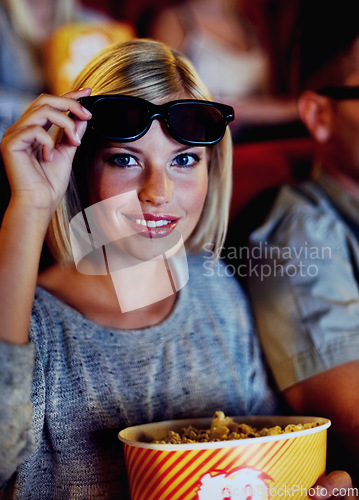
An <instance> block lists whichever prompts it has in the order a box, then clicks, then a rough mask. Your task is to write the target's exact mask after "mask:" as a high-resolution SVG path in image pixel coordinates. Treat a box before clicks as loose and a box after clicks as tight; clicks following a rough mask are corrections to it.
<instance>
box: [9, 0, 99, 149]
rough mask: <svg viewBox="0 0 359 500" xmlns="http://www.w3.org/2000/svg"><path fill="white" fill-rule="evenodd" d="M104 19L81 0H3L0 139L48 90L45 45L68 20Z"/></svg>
mask: <svg viewBox="0 0 359 500" xmlns="http://www.w3.org/2000/svg"><path fill="white" fill-rule="evenodd" d="M99 18H100V19H103V18H104V14H99V13H98V12H97V11H95V10H92V9H89V8H88V7H83V6H82V5H81V4H80V3H79V2H78V1H77V0H0V140H1V138H2V135H3V133H4V131H5V130H6V129H7V128H8V127H9V126H10V125H12V123H14V122H15V121H16V120H17V119H18V118H19V116H20V115H21V114H22V113H23V111H24V110H25V109H26V108H27V106H28V105H29V104H30V103H31V102H32V101H33V100H34V98H35V97H36V96H37V95H38V94H39V93H41V92H44V91H47V90H48V89H47V81H46V67H45V65H44V61H43V48H44V45H45V42H46V40H47V39H48V37H49V36H50V35H51V34H52V32H53V31H54V30H55V29H56V28H58V27H59V26H62V25H64V24H65V23H70V22H77V21H94V20H98V19H99Z"/></svg>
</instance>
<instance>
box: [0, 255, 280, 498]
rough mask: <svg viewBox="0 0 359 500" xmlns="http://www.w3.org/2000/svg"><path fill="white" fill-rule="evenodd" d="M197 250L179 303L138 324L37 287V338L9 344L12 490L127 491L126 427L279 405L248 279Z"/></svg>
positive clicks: (5, 393) (0, 377) (6, 468)
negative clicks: (133, 326) (121, 436)
mask: <svg viewBox="0 0 359 500" xmlns="http://www.w3.org/2000/svg"><path fill="white" fill-rule="evenodd" d="M188 261H189V274H190V279H189V282H188V284H187V285H186V286H185V287H184V288H183V289H182V290H181V291H180V293H179V297H178V300H177V303H176V305H175V308H174V310H173V311H172V313H171V315H170V316H169V317H168V318H167V319H165V320H164V321H163V322H162V323H160V324H159V325H156V326H153V327H150V328H145V329H141V330H131V331H128V330H127V331H124V330H116V329H112V328H105V327H103V326H100V325H98V324H96V323H94V322H92V321H90V320H88V319H87V318H85V317H84V316H83V315H81V314H80V313H79V312H77V311H76V310H74V309H72V308H71V307H69V306H68V305H66V304H64V303H63V302H61V301H59V300H58V299H56V298H54V297H53V296H52V295H50V294H49V293H47V292H46V291H44V290H43V289H41V288H38V289H37V290H36V297H35V301H34V307H33V313H32V319H31V333H30V338H31V343H30V344H28V345H25V346H12V345H8V344H2V345H1V347H0V476H1V481H2V482H3V481H4V480H7V479H8V478H9V477H10V475H11V474H13V473H14V472H15V470H17V478H16V483H15V489H16V496H15V498H17V499H18V498H21V499H25V498H26V499H34V500H42V499H43V500H49V499H64V498H66V499H86V500H90V499H96V500H100V499H102V498H106V499H116V500H119V499H122V498H126V499H127V498H129V496H128V491H127V479H126V471H125V465H124V460H123V451H122V444H121V442H120V441H119V440H118V438H117V433H118V431H119V430H120V429H122V428H124V427H126V426H130V425H136V424H140V423H145V422H152V421H159V420H167V419H176V418H187V417H197V416H198V417H200V416H212V415H213V413H214V411H216V410H223V411H224V412H225V413H226V414H228V415H247V414H248V415H249V414H274V413H277V412H278V411H279V408H278V402H277V399H276V395H275V393H274V392H273V390H272V389H271V387H270V385H269V383H268V381H267V378H266V368H265V366H264V364H263V361H262V357H261V353H260V349H259V346H258V340H257V336H256V332H255V330H254V327H253V323H252V315H251V313H250V310H249V307H248V303H247V299H246V297H245V295H244V294H243V292H242V290H241V288H240V286H239V285H238V284H237V282H236V281H235V279H233V278H228V277H226V276H225V272H224V271H225V269H224V267H223V265H216V266H215V267H214V268H213V269H212V270H210V269H209V268H208V267H205V266H204V263H205V262H206V261H205V259H204V258H203V256H196V257H189V259H188ZM34 359H35V361H34ZM33 363H34V371H33V379H32V378H31V377H32V373H31V372H32V365H33ZM29 398H30V399H29ZM29 400H30V401H31V404H32V407H33V418H32V420H31V411H30V404H29ZM25 457H26V458H25Z"/></svg>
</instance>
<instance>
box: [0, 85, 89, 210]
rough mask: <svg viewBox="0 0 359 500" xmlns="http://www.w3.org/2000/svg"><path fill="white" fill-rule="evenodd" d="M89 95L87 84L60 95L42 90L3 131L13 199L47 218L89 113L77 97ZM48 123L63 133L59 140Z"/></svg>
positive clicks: (66, 179)
mask: <svg viewBox="0 0 359 500" xmlns="http://www.w3.org/2000/svg"><path fill="white" fill-rule="evenodd" d="M90 94H91V89H88V88H87V89H82V90H78V91H73V92H68V93H66V94H63V95H62V96H52V95H46V94H42V95H40V96H39V97H38V98H37V99H36V100H35V101H34V102H33V103H32V104H31V105H30V106H29V107H28V109H27V110H26V111H25V112H24V114H23V115H22V116H21V117H20V118H19V120H18V121H17V122H16V123H15V124H14V125H12V126H11V127H10V128H9V129H8V130H7V131H6V133H5V134H4V137H3V140H2V143H1V153H2V156H3V161H4V165H5V169H6V173H7V176H8V179H9V183H10V187H11V199H12V202H14V200H15V202H16V201H19V202H20V203H21V204H22V206H23V207H26V208H27V209H28V210H31V209H36V210H40V211H42V212H43V213H44V214H45V217H46V218H47V219H48V220H49V219H50V218H51V216H52V214H53V212H54V211H55V210H56V208H57V206H58V204H59V202H60V201H61V199H62V197H63V195H64V193H65V191H66V189H67V186H68V182H69V178H70V173H71V168H72V161H73V157H74V155H75V152H76V149H77V147H78V146H79V145H80V143H81V138H82V137H83V135H84V133H85V131H86V126H87V120H89V119H90V118H91V113H89V111H87V110H86V109H85V108H83V107H82V106H81V104H80V103H79V102H78V101H77V99H78V98H80V97H83V96H87V95H90ZM68 112H71V113H72V114H73V118H72V117H70V116H69V115H68ZM53 125H55V126H57V127H59V128H60V129H62V132H63V133H62V137H61V139H60V141H59V142H58V143H55V139H54V137H53V135H52V133H51V132H52V131H51V132H50V128H51V127H52V126H53Z"/></svg>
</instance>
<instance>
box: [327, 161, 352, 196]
mask: <svg viewBox="0 0 359 500" xmlns="http://www.w3.org/2000/svg"><path fill="white" fill-rule="evenodd" d="M323 170H324V171H325V172H326V173H327V174H328V175H330V177H332V178H333V179H334V180H335V181H336V182H337V183H338V184H339V185H340V186H342V187H343V188H344V189H345V191H347V192H349V193H350V194H351V195H352V196H354V197H355V198H357V199H359V179H358V180H356V179H354V178H353V177H351V176H349V175H347V174H346V173H345V172H341V171H339V170H338V169H334V168H325V169H323Z"/></svg>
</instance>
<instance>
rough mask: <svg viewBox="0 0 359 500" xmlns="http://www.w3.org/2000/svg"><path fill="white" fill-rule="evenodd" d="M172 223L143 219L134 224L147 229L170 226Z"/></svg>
mask: <svg viewBox="0 0 359 500" xmlns="http://www.w3.org/2000/svg"><path fill="white" fill-rule="evenodd" d="M171 222H172V221H170V220H158V221H154V220H145V219H136V224H138V225H139V226H147V227H162V226H166V225H167V224H170V223H171Z"/></svg>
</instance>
